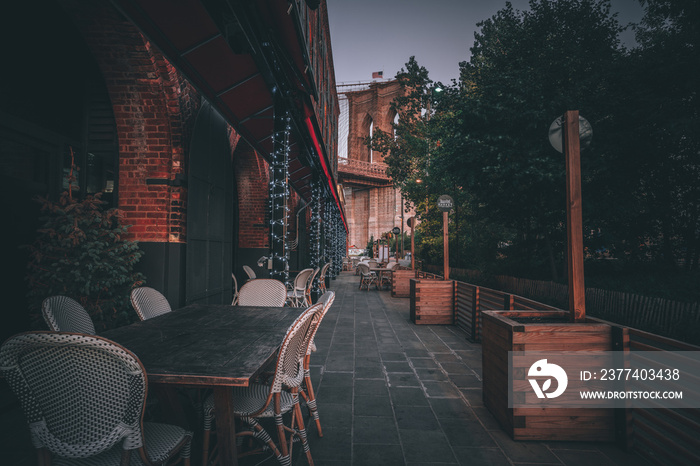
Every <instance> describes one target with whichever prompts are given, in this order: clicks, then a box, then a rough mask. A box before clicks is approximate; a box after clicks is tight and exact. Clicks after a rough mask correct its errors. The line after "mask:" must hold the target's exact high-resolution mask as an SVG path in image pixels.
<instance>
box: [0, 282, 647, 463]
mask: <svg viewBox="0 0 700 466" xmlns="http://www.w3.org/2000/svg"><path fill="white" fill-rule="evenodd" d="M300 273H301V271H300ZM312 273H313V271H312ZM318 273H319V274H320V271H319V272H318ZM305 275H306V272H305ZM268 280H269V279H265V278H255V279H251V280H249V281H247V282H246V283H244V284H243V285H242V286H241V287H240V289H238V296H237V305H235V306H233V305H220V304H217V305H213V304H190V305H188V306H185V307H183V308H181V309H170V308H169V305H168V303H167V300H165V299H164V298H162V296H160V295H159V293H158V292H156V291H155V290H151V289H147V288H139V289H136V290H135V291H134V293H133V295H132V303H133V305H134V310H135V312H137V313H138V316H139V319H140V320H139V321H138V322H136V323H134V324H131V325H128V326H124V327H120V328H116V329H113V330H109V331H107V332H104V333H102V334H100V335H95V334H94V328H91V324H90V322H89V317H88V318H87V319H86V318H85V317H87V316H85V315H82V314H81V312H80V308H79V305H78V307H76V303H71V302H70V301H69V300H65V299H64V300H60V299H58V298H56V299H52V300H49V302H47V306H46V311H45V316H46V319H47V325H48V328H50V329H51V330H50V331H43V332H32V333H28V334H23V335H20V336H17V337H15V338H13V339H11V340H9V341H8V342H6V343H5V344H4V345H3V349H2V351H1V356H0V361H1V364H0V367H2V371H3V375H4V377H5V379H4V380H5V381H7V382H8V384H9V385H10V386H12V387H13V389H14V393H12V392H10V391H8V390H4V391H3V392H2V394H3V399H9V398H10V397H12V398H13V399H15V400H17V399H19V403H18V404H15V405H14V407H13V408H8V407H5V409H4V410H3V411H2V414H1V415H0V426H2V430H3V432H4V435H3V436H2V437H1V438H2V440H1V441H2V446H3V451H4V452H5V454H4V457H5V459H4V461H3V464H11V465H34V464H45V463H47V461H46V460H47V459H48V458H49V456H52V457H53V461H52V462H51V464H120V460H121V459H123V458H124V457H125V456H129V452H130V457H131V458H130V459H131V463H128V462H126V463H122V464H141V463H144V464H149V463H148V462H149V461H150V463H151V464H163V463H164V461H166V460H168V459H170V460H171V462H172V463H175V462H176V461H178V460H180V459H181V460H182V462H183V464H193V465H198V464H244V465H257V464H277V463H280V464H294V465H297V464H317V465H318V464H324V465H326V464H327V465H373V464H382V465H408V464H441V465H445V464H452V465H457V464H470V465H479V464H488V465H500V464H503V465H510V464H519V463H529V464H559V465H576V464H601V465H624V464H635V465H638V464H644V462H643V460H642V459H641V458H639V457H638V456H636V455H634V454H631V453H626V452H624V451H622V450H621V449H619V448H618V447H617V446H616V445H615V444H612V443H606V442H546V441H540V442H535V441H530V442H518V441H514V440H512V439H511V437H510V436H509V435H508V434H507V433H505V432H504V431H503V430H502V428H501V427H500V425H499V424H498V422H497V421H496V420H495V418H494V417H493V415H492V414H491V413H490V412H489V411H488V409H487V408H486V407H485V406H484V403H483V392H482V354H481V345H479V344H477V343H472V342H470V341H468V340H467V338H465V334H464V332H463V331H462V330H460V328H458V327H457V326H454V325H415V324H414V323H413V322H411V320H410V318H409V300H408V299H401V298H392V297H391V295H390V293H386V292H378V293H367V291H366V290H364V289H362V290H360V289H359V287H358V281H359V278H358V276H357V275H355V274H354V271H352V270H346V271H343V272H341V274H340V275H339V276H337V277H336V279H335V280H332V281H331V283H330V285H331V286H330V287H329V289H327V290H325V292H324V293H323V294H322V295H320V296H319V298H318V299H316V302H315V303H314V304H311V305H310V304H309V303H308V301H305V299H302V300H301V301H293V299H297V298H298V297H296V294H295V293H294V292H292V290H290V289H287V288H285V289H284V290H282V289H281V288H279V287H277V286H275V285H273V284H272V282H268ZM262 285H272V286H262ZM295 288H296V287H295ZM249 290H255V291H254V293H253V294H254V295H255V296H257V297H261V298H264V299H265V302H264V303H262V304H260V303H258V304H254V303H251V301H250V299H251V296H250V294H249ZM290 292H292V293H291V294H290ZM289 298H292V299H289ZM275 299H276V301H274V300H275ZM285 302H286V303H287V305H285ZM292 303H294V304H296V307H295V306H294V305H290V304H292ZM12 358H15V359H16V361H14V362H13V361H11V359H12ZM20 373H21V374H22V377H18V376H17V374H20ZM8 375H9V377H8ZM22 383H26V384H31V385H32V390H31V391H29V390H17V387H18V386H19V385H21V384H22ZM4 388H5V387H3V389H4ZM20 406H21V408H20ZM25 415H26V416H27V418H26V420H27V421H29V426H30V427H29V429H27V427H26V426H27V423H26V422H25V417H24V416H25ZM54 426H60V428H59V430H58V431H57V432H60V434H56V433H55V431H53V428H54ZM30 431H31V436H30V434H29V432H30ZM64 435H68V437H67V439H66V440H63V439H65V438H66V437H63V436H64ZM30 439H31V440H30ZM112 445H114V446H115V447H116V448H114V447H113V448H108V447H109V446H112ZM34 446H41V447H42V448H41V449H40V450H38V452H39V454H38V455H37V453H36V452H37V450H35V448H34ZM261 447H262V448H261ZM103 449H104V450H106V452H105V453H99V454H98V452H100V451H101V450H103ZM49 452H52V453H49ZM93 455H97V456H93ZM142 455H145V457H144V456H142ZM85 456H87V457H89V458H78V457H85ZM97 459H99V460H100V461H101V460H103V459H104V460H105V462H104V463H102V462H98V461H97ZM169 464H170V463H169Z"/></svg>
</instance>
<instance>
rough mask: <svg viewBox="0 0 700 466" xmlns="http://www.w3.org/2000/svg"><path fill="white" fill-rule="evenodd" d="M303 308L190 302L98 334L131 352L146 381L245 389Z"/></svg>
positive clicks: (272, 354)
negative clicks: (232, 386)
mask: <svg viewBox="0 0 700 466" xmlns="http://www.w3.org/2000/svg"><path fill="white" fill-rule="evenodd" d="M301 311H302V309H300V308H290V307H255V306H229V305H223V304H191V305H189V306H186V307H184V308H181V309H178V310H175V311H173V312H169V313H167V314H163V315H160V316H158V317H155V318H152V319H148V320H145V321H143V322H136V323H134V324H131V325H127V326H125V327H120V328H117V329H112V330H108V331H107V332H104V333H103V334H101V336H104V337H105V338H108V339H110V340H113V341H115V342H117V343H119V344H121V345H123V346H124V347H126V348H127V349H129V350H130V351H132V352H133V353H134V354H136V356H138V358H139V359H140V360H141V362H142V363H143V365H144V367H145V368H146V372H147V374H148V381H149V383H169V384H184V385H190V384H194V385H209V386H212V385H247V384H248V383H249V381H250V379H251V378H253V377H255V376H256V375H257V374H258V373H259V372H260V371H261V370H262V369H263V368H264V367H265V365H266V364H267V363H268V362H270V361H271V360H272V359H273V358H274V356H275V353H276V351H277V349H278V347H279V345H280V344H281V343H282V339H283V338H284V335H285V333H286V331H287V329H288V328H289V326H290V325H291V324H292V322H294V320H295V319H296V318H297V317H298V316H299V314H300V313H301Z"/></svg>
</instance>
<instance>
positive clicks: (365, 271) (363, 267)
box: [357, 262, 369, 275]
mask: <svg viewBox="0 0 700 466" xmlns="http://www.w3.org/2000/svg"><path fill="white" fill-rule="evenodd" d="M357 268H358V269H360V273H361V274H364V275H367V274H368V273H369V265H367V264H366V263H364V262H360V263H359V264H357Z"/></svg>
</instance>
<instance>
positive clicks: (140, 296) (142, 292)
mask: <svg viewBox="0 0 700 466" xmlns="http://www.w3.org/2000/svg"><path fill="white" fill-rule="evenodd" d="M131 305H132V306H133V307H134V310H135V311H136V313H137V314H138V315H139V319H141V320H146V319H152V318H154V317H157V316H159V315H161V314H167V313H168V312H171V311H172V308H171V307H170V303H169V302H168V300H167V298H166V297H165V296H163V295H162V294H161V292H160V291H158V290H155V289H153V288H149V287H147V286H142V287H140V288H134V289H133V290H131Z"/></svg>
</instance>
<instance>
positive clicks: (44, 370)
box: [0, 332, 192, 466]
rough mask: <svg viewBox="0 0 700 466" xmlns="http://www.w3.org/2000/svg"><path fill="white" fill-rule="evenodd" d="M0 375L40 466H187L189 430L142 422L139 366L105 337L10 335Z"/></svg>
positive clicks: (0, 355)
mask: <svg viewBox="0 0 700 466" xmlns="http://www.w3.org/2000/svg"><path fill="white" fill-rule="evenodd" d="M0 374H1V375H2V376H4V377H5V379H6V380H7V382H8V384H9V385H10V387H11V388H12V391H13V392H14V393H15V394H16V395H17V397H18V398H19V401H20V405H21V406H22V410H23V411H24V415H25V417H26V419H27V422H28V424H29V431H30V434H31V440H32V444H33V445H34V447H35V448H36V449H37V453H38V461H39V465H45V464H49V462H50V463H51V464H52V465H54V466H55V465H58V466H64V465H79V466H87V465H110V466H119V464H120V462H121V464H142V462H143V464H146V465H155V464H165V463H166V462H167V461H169V460H171V459H176V455H177V453H178V452H179V453H180V455H179V456H180V458H182V459H183V460H184V463H185V465H189V456H190V440H191V438H192V432H188V431H186V430H184V429H182V428H180V427H176V426H171V425H167V424H155V423H144V422H143V407H144V402H145V400H146V392H147V383H148V382H147V379H146V373H145V370H144V368H143V365H142V364H141V362H140V361H139V359H138V358H137V357H136V356H135V355H134V354H133V353H131V352H130V351H129V350H127V349H126V348H124V347H122V346H120V345H118V344H116V343H114V342H112V341H110V340H107V339H105V338H102V337H98V336H92V335H83V334H77V333H61V332H30V333H23V334H20V335H16V336H14V337H12V338H10V339H9V340H7V341H6V342H5V343H4V344H3V345H2V348H0ZM52 455H53V457H54V458H53V460H52V458H51V456H52ZM130 461H131V463H130Z"/></svg>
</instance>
